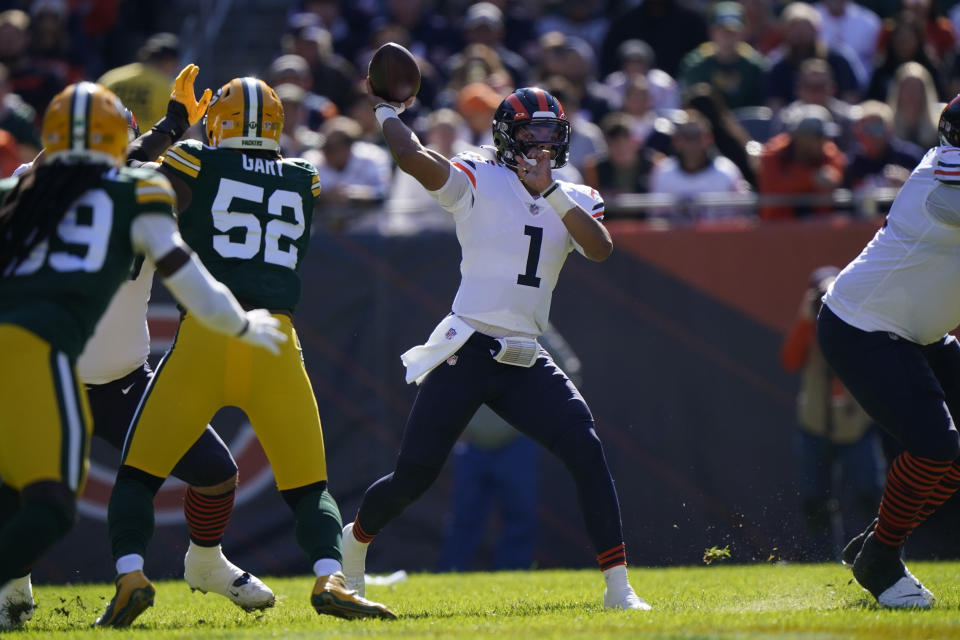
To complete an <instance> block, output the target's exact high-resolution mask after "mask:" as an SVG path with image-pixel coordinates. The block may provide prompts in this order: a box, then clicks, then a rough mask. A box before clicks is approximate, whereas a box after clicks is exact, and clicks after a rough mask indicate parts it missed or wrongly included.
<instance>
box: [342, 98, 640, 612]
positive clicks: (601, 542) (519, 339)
mask: <svg viewBox="0 0 960 640" xmlns="http://www.w3.org/2000/svg"><path fill="white" fill-rule="evenodd" d="M368 88H369V85H368ZM370 93H371V96H372V94H373V91H372V89H371V90H370ZM411 101H412V98H411ZM371 104H372V105H373V106H374V110H375V114H376V117H377V120H378V121H379V122H380V124H381V127H382V131H383V137H384V139H385V140H386V142H387V145H388V146H389V148H390V150H391V152H392V153H393V156H394V158H395V159H396V161H397V164H398V165H399V167H400V169H401V170H403V171H405V172H406V173H409V174H410V175H411V176H413V177H414V178H416V179H417V180H418V181H419V182H420V184H422V185H423V187H424V188H425V189H427V191H428V192H429V193H430V194H431V195H432V196H433V197H434V198H436V199H437V201H438V202H439V203H440V205H441V206H442V207H443V208H444V209H446V210H447V211H449V212H450V213H451V214H452V215H453V218H454V221H455V223H456V231H457V239H458V240H459V242H460V247H461V252H462V256H463V257H462V261H461V263H460V275H461V280H460V288H459V290H458V291H457V295H456V298H455V299H454V301H453V307H452V310H453V312H452V313H451V314H450V315H448V316H447V317H446V318H444V319H443V320H442V321H441V322H440V324H439V325H438V326H437V327H436V328H435V329H434V331H433V333H432V334H431V336H430V338H429V339H428V340H427V342H426V344H423V345H420V346H418V347H414V348H413V349H410V350H409V351H407V352H406V353H404V354H403V356H402V359H403V362H404V364H405V365H406V367H407V381H408V382H409V381H416V382H418V383H419V384H420V387H419V389H418V391H417V398H416V400H415V401H414V405H413V408H412V409H411V411H410V415H409V417H408V418H407V423H406V427H405V428H404V435H403V442H402V444H401V447H400V453H399V455H398V459H397V466H396V469H395V470H394V472H393V473H391V474H389V475H387V476H385V477H383V478H381V479H380V480H378V481H377V482H375V483H374V484H373V485H371V486H370V488H368V489H367V491H366V494H365V495H364V498H363V502H362V504H361V505H360V509H359V510H358V513H357V517H356V519H355V520H354V522H352V523H350V524H348V525H347V526H346V527H344V535H343V570H344V573H345V574H346V576H347V582H348V584H349V585H350V586H351V587H353V588H356V589H358V590H360V591H361V593H362V592H363V589H364V583H363V579H364V578H363V576H364V568H365V557H366V551H367V547H368V546H369V544H370V543H371V541H372V540H373V538H374V537H375V536H376V535H377V534H379V533H380V531H381V530H382V529H383V528H384V527H385V526H386V525H387V523H388V522H390V521H391V520H392V519H394V518H395V517H397V516H398V515H400V513H401V512H402V511H403V510H404V509H405V508H406V507H407V505H409V504H410V503H411V502H413V501H414V500H416V499H417V497H419V496H420V494H422V493H423V492H424V491H425V490H426V489H427V488H428V487H429V486H430V485H431V484H432V483H433V481H434V479H435V478H436V477H437V475H438V474H439V472H440V469H441V467H442V466H443V463H444V461H445V460H446V459H447V457H448V455H449V453H450V450H451V448H452V447H453V445H454V443H455V442H456V440H457V438H458V437H459V436H460V433H461V432H462V431H463V429H464V427H465V426H466V424H467V422H468V421H469V420H470V418H471V417H472V416H473V414H474V413H475V412H476V410H477V409H478V408H479V407H480V406H481V405H482V404H486V405H487V406H488V407H490V408H491V409H492V410H493V411H495V412H496V413H497V414H498V415H500V417H502V418H503V419H504V420H506V421H507V422H508V423H510V424H512V425H513V426H514V427H516V428H517V429H518V430H519V431H521V432H522V433H524V434H526V435H528V436H530V437H531V438H532V439H533V440H535V441H537V442H538V443H540V444H541V445H543V446H544V447H546V448H547V449H548V450H549V451H550V452H551V453H553V454H554V455H555V456H557V457H558V458H560V460H562V461H563V462H564V464H565V465H566V466H567V468H568V469H570V472H571V475H572V476H573V479H574V483H575V485H576V487H577V495H578V498H579V502H580V508H581V512H582V515H583V518H584V522H585V524H586V527H587V532H588V534H589V536H590V539H591V542H592V544H593V546H594V549H595V551H596V554H597V562H598V564H599V568H600V569H601V570H602V572H603V577H604V579H605V581H606V590H605V591H604V598H603V602H604V606H605V607H607V608H624V609H641V610H642V609H649V608H650V607H649V605H647V603H645V602H644V601H643V600H642V599H640V598H639V597H638V596H637V595H636V593H634V591H633V588H632V587H631V586H630V584H629V582H628V581H627V570H626V562H627V561H626V548H625V545H624V542H623V533H622V530H621V524H620V506H619V501H618V499H617V494H616V491H615V490H614V487H613V480H612V478H611V477H610V472H609V470H608V468H607V463H606V459H605V457H604V455H603V447H602V445H601V444H600V440H599V438H598V437H597V434H596V431H595V430H594V422H593V416H592V414H591V413H590V409H589V408H588V407H587V404H586V402H585V401H584V400H583V397H582V396H581V395H580V392H579V391H578V390H577V388H576V386H574V384H573V383H572V382H571V381H570V380H569V379H568V378H567V376H566V375H565V374H564V373H563V371H562V370H560V368H559V367H558V366H557V365H556V364H555V363H554V362H553V359H552V358H551V357H550V355H549V354H548V353H547V352H546V351H545V350H544V349H543V348H541V347H540V345H539V344H538V343H537V340H536V339H537V337H538V336H539V335H540V334H541V333H542V332H543V331H544V329H546V327H547V318H548V316H549V313H550V299H551V296H552V294H553V289H554V287H555V285H556V283H557V277H558V276H559V274H560V269H561V267H562V266H563V262H564V260H566V257H567V255H568V254H569V253H570V252H571V251H573V250H574V249H576V250H577V251H579V252H580V253H581V254H583V255H584V256H586V257H587V258H589V259H591V260H594V261H598V262H599V261H602V260H605V259H606V258H607V256H609V255H610V252H611V251H612V249H613V242H612V240H611V238H610V234H609V233H608V232H607V230H606V229H605V228H604V227H603V225H602V224H600V219H602V217H603V200H602V199H601V198H600V196H599V195H598V194H597V193H596V192H595V191H593V190H592V189H590V188H588V187H584V186H581V185H575V184H570V183H567V182H561V181H557V180H554V179H553V177H552V170H553V169H555V168H558V167H561V166H563V165H564V164H565V163H566V161H567V155H568V151H569V144H570V123H569V122H568V121H567V119H566V117H565V115H564V113H563V107H562V106H561V105H560V103H559V102H558V101H557V100H556V98H554V97H553V96H552V95H550V94H549V93H547V92H546V91H543V90H542V89H538V88H523V89H518V90H517V91H514V92H513V93H511V94H510V95H509V96H507V97H506V98H505V99H504V100H503V102H502V103H501V104H500V106H499V108H498V109H497V111H496V113H495V115H494V119H493V140H494V144H495V145H496V148H495V149H493V150H490V151H489V152H488V154H487V155H481V154H477V153H461V154H458V155H457V156H455V157H454V158H453V159H452V160H448V159H447V158H445V157H444V156H442V155H440V154H439V153H436V152H434V151H432V150H430V149H427V148H426V147H424V146H423V145H422V144H421V143H420V141H419V140H418V139H417V137H416V135H415V134H414V133H413V132H412V131H411V130H410V129H409V128H407V126H406V125H405V124H404V123H403V122H402V121H401V120H400V119H399V118H398V117H397V116H398V113H399V112H401V111H402V110H403V108H404V107H405V106H406V104H400V103H390V102H385V101H383V100H382V99H380V98H377V97H376V96H372V100H371Z"/></svg>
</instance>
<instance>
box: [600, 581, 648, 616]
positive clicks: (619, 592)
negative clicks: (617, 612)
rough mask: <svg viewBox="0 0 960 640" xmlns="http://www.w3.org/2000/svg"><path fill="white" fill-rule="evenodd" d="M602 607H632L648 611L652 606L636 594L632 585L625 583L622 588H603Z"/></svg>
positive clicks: (636, 609)
mask: <svg viewBox="0 0 960 640" xmlns="http://www.w3.org/2000/svg"><path fill="white" fill-rule="evenodd" d="M603 608H604V609H633V610H635V611H650V610H651V609H652V608H653V607H651V606H650V605H649V604H647V603H646V602H645V601H644V600H643V598H641V597H640V596H638V595H637V594H636V593H635V592H634V590H633V587H631V586H630V585H627V586H626V587H624V588H622V589H614V590H612V591H611V590H610V589H604V590H603Z"/></svg>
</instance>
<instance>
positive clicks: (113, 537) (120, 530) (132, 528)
mask: <svg viewBox="0 0 960 640" xmlns="http://www.w3.org/2000/svg"><path fill="white" fill-rule="evenodd" d="M107 525H108V527H109V531H110V546H111V548H112V549H113V557H114V559H116V558H119V557H121V556H125V555H128V554H131V553H136V554H139V555H141V556H144V555H146V554H147V543H149V542H150V538H152V537H153V494H152V493H151V492H150V489H148V488H147V487H145V486H144V485H143V483H141V482H138V481H136V480H134V479H132V478H118V479H117V483H116V484H115V485H113V493H111V494H110V506H109V507H108V509H107Z"/></svg>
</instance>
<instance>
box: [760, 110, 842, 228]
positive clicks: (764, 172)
mask: <svg viewBox="0 0 960 640" xmlns="http://www.w3.org/2000/svg"><path fill="white" fill-rule="evenodd" d="M835 126H836V125H834V123H833V118H831V117H830V112H829V111H827V110H826V108H824V107H821V106H820V105H816V104H808V105H804V106H803V107H801V108H800V109H798V110H797V112H796V114H795V120H794V121H792V122H790V123H789V124H788V131H787V132H785V133H781V134H779V135H776V136H774V137H773V138H771V139H770V140H769V141H768V142H767V144H766V145H764V148H763V154H762V156H761V158H760V169H759V171H758V176H757V177H758V180H757V191H758V192H759V193H760V195H761V196H765V195H779V196H790V195H794V194H799V195H811V196H824V197H825V198H826V200H827V201H826V202H822V203H821V202H816V203H803V202H801V203H797V204H796V205H793V204H780V203H776V204H766V205H763V206H761V207H760V218H761V219H763V220H784V219H790V218H803V217H807V216H810V215H814V214H829V213H832V212H833V211H834V210H835V207H834V206H833V204H832V203H831V202H830V199H829V196H830V194H831V193H832V192H833V190H834V189H836V188H838V187H839V186H840V185H841V184H842V182H843V172H844V170H845V169H846V166H847V159H846V156H844V154H843V152H841V151H840V150H839V149H837V145H835V144H834V143H833V142H831V141H830V134H831V133H832V129H833V128H834V127H835Z"/></svg>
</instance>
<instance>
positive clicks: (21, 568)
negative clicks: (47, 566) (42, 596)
mask: <svg viewBox="0 0 960 640" xmlns="http://www.w3.org/2000/svg"><path fill="white" fill-rule="evenodd" d="M71 526H73V522H72V521H68V518H67V516H65V515H64V513H63V511H62V510H61V509H58V508H57V507H56V505H54V504H52V503H49V502H44V501H31V502H27V503H25V504H24V505H23V506H22V507H20V508H19V509H18V510H17V511H16V513H14V514H12V515H10V516H8V519H7V521H6V522H5V523H4V524H3V527H2V528H0V549H2V550H3V553H0V585H2V584H4V583H6V582H7V581H8V580H11V579H13V578H19V577H22V576H25V575H27V573H29V572H30V568H31V567H32V566H33V565H34V564H35V563H36V562H37V560H39V559H40V557H41V556H42V555H43V554H44V552H46V551H47V549H49V548H50V547H52V546H53V545H54V543H55V542H57V540H59V539H60V538H62V537H63V536H65V535H66V534H67V532H68V531H70V527H71Z"/></svg>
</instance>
